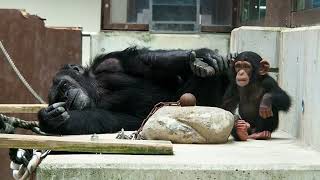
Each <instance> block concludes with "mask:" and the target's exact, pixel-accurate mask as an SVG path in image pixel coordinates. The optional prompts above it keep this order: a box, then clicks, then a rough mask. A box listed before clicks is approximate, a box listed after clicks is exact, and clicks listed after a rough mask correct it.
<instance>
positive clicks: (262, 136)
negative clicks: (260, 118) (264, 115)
mask: <svg viewBox="0 0 320 180" xmlns="http://www.w3.org/2000/svg"><path fill="white" fill-rule="evenodd" d="M248 138H249V139H257V140H267V139H271V132H270V131H262V132H257V133H253V134H251V135H250V136H249V137H248Z"/></svg>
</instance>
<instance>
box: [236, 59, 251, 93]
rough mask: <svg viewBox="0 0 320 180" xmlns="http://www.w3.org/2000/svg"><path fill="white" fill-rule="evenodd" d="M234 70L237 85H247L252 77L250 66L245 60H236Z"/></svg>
mask: <svg viewBox="0 0 320 180" xmlns="http://www.w3.org/2000/svg"><path fill="white" fill-rule="evenodd" d="M234 70H235V73H236V83H237V85H238V86H240V87H244V86H246V85H248V84H249V82H250V77H251V75H252V66H251V64H250V62H248V61H246V60H238V61H236V62H235V64H234Z"/></svg>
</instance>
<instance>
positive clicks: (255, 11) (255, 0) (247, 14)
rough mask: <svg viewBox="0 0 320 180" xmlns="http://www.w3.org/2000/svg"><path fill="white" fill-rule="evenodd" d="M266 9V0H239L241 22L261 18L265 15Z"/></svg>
mask: <svg viewBox="0 0 320 180" xmlns="http://www.w3.org/2000/svg"><path fill="white" fill-rule="evenodd" d="M266 9H267V6H266V0H243V1H241V16H240V21H241V23H244V22H250V21H260V20H263V19H264V18H265V16H266Z"/></svg>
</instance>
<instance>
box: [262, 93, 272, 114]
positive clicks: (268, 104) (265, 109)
mask: <svg viewBox="0 0 320 180" xmlns="http://www.w3.org/2000/svg"><path fill="white" fill-rule="evenodd" d="M259 115H260V116H261V117H262V118H263V119H266V118H269V117H272V116H273V112H272V100H271V94H269V93H266V94H264V95H263V97H262V100H261V103H260V107H259Z"/></svg>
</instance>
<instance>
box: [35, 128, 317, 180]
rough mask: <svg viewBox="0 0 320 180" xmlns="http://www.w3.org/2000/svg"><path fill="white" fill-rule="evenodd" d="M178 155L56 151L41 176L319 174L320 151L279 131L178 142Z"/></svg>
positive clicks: (52, 178) (310, 176)
mask: <svg viewBox="0 0 320 180" xmlns="http://www.w3.org/2000/svg"><path fill="white" fill-rule="evenodd" d="M174 153H175V155H172V156H170V155H168V156H156V155H148V156H143V155H110V154H95V155H86V154H78V155H75V154H74V155H50V156H48V157H47V158H46V159H45V160H44V161H43V162H42V163H41V164H40V166H39V168H38V169H37V179H41V180H46V179H50V180H55V179H80V180H82V179H83V180H84V179H86V180H87V179H132V180H135V179H139V180H141V179H165V180H167V179H175V180H176V179H177V180H179V179H181V180H188V179H192V180H193V179H219V180H221V179H243V180H244V179H245V180H247V179H259V180H264V179H281V180H282V179H288V180H289V179H290V180H294V179H318V178H320V152H318V151H315V150H312V149H307V148H305V147H302V146H300V144H299V143H298V142H297V141H296V140H294V139H291V138H289V137H288V135H287V134H285V133H282V132H278V133H275V134H274V137H273V139H272V140H269V141H254V140H250V141H247V142H233V141H231V140H230V141H229V143H227V144H220V145H193V144H192V145H187V144H175V145H174Z"/></svg>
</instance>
